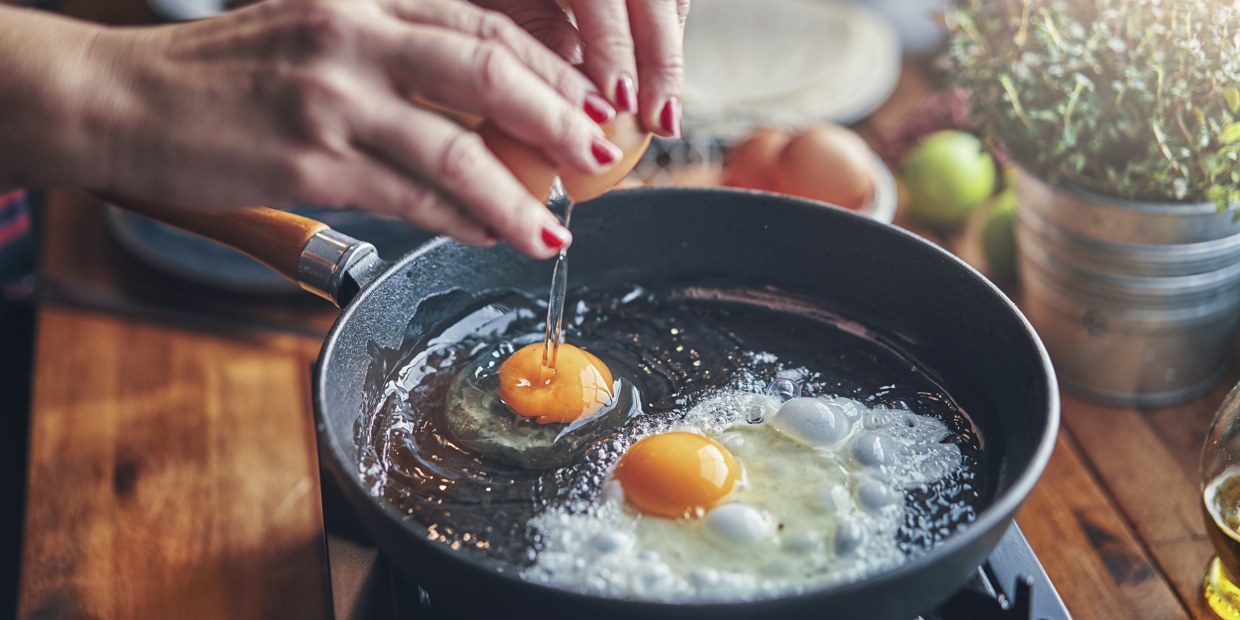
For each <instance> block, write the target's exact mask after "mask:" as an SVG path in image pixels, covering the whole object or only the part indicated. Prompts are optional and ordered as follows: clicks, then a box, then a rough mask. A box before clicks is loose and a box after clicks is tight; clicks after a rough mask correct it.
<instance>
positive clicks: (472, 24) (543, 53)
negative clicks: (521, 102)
mask: <svg viewBox="0 0 1240 620" xmlns="http://www.w3.org/2000/svg"><path fill="white" fill-rule="evenodd" d="M384 1H385V2H386V4H387V6H388V7H389V11H391V13H392V14H393V15H395V16H397V17H398V18H401V19H403V20H405V21H408V22H410V23H414V24H423V25H428V26H439V27H442V28H447V29H449V30H452V31H455V32H458V33H461V34H464V35H468V36H470V37H473V38H474V39H478V40H481V41H484V42H492V43H496V44H498V45H501V46H503V47H504V48H506V49H507V50H508V51H509V52H511V53H512V54H513V55H514V56H516V59H517V60H518V61H520V62H521V64H523V65H525V66H526V67H527V68H528V69H529V70H531V71H533V72H534V73H535V74H537V75H538V76H539V77H540V78H542V80H543V81H544V82H546V83H547V84H550V85H551V86H552V87H553V88H555V90H557V91H558V92H559V93H560V94H561V95H562V96H563V97H564V98H565V99H567V100H568V101H569V102H570V103H572V104H573V105H575V106H576V107H577V109H583V108H584V105H585V102H586V97H587V95H588V94H589V93H592V92H593V93H597V92H598V89H597V88H595V86H594V84H593V83H592V82H590V80H589V78H587V77H586V76H584V75H582V73H581V72H580V71H577V70H576V69H574V68H573V67H572V65H571V64H570V63H569V62H565V60H564V58H562V57H560V56H559V55H557V54H556V52H554V51H552V48H549V47H548V46H547V45H544V44H542V43H540V42H539V41H538V40H537V39H536V38H534V36H533V35H531V34H530V33H529V32H526V31H525V30H524V29H522V28H521V27H520V26H518V25H517V23H516V22H514V21H513V19H511V18H510V17H508V16H507V15H505V14H504V13H500V12H496V11H490V10H486V9H483V8H480V7H477V6H473V5H472V4H468V3H465V2H460V1H459V0H418V1H413V0H384ZM504 1H505V0H492V2H494V3H496V4H499V3H501V2H504ZM508 1H510V2H511V0H508ZM542 3H546V4H547V5H550V6H545V5H544V6H541V8H537V9H536V10H531V11H530V12H529V13H527V14H524V15H523V19H525V20H526V22H525V23H531V24H537V23H544V24H545V26H543V30H545V31H546V32H547V33H548V34H549V35H552V34H554V33H556V32H563V31H564V27H565V26H567V28H568V29H570V30H572V33H571V37H573V38H574V39H576V40H578V41H579V40H580V38H579V37H578V36H577V34H576V30H575V29H573V28H572V24H571V23H568V17H567V15H565V14H564V11H563V10H562V9H560V8H559V6H558V5H556V4H555V2H554V1H553V0H537V2H520V3H517V2H512V4H513V5H520V6H530V7H540V5H541V4H542ZM552 11H555V12H558V15H554V14H552ZM555 36H564V35H555ZM578 54H580V52H578ZM608 120H610V119H608Z"/></svg>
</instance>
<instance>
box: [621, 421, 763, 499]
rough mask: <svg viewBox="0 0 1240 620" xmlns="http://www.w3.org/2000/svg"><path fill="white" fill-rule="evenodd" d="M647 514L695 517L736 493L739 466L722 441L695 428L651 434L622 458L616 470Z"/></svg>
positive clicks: (629, 494) (628, 496)
mask: <svg viewBox="0 0 1240 620" xmlns="http://www.w3.org/2000/svg"><path fill="white" fill-rule="evenodd" d="M613 475H614V476H615V478H616V480H618V481H619V482H620V486H621V487H622V488H623V489H624V497H625V499H626V500H628V502H629V503H631V504H632V505H633V506H635V507H637V509H638V510H641V511H642V512H643V513H646V514H650V515H656V516H660V517H668V518H671V519H678V518H681V517H696V516H700V515H701V514H703V513H704V512H705V511H706V510H707V509H708V508H710V507H711V506H714V505H715V504H717V503H719V501H720V500H722V499H723V498H725V497H727V495H728V494H729V493H731V492H732V487H733V486H735V485H736V479H737V477H738V475H739V470H738V468H737V466H736V459H734V458H732V453H731V452H728V449H727V448H725V447H723V446H722V445H721V444H720V443H719V442H717V441H715V440H714V439H711V438H710V437H704V436H702V435H697V434H694V433H679V432H678V433H663V434H661V435H651V436H649V437H646V438H644V439H642V440H641V441H638V442H637V443H635V444H633V446H632V447H630V448H629V449H628V451H626V452H625V453H624V456H622V457H620V462H619V463H617V464H616V471H615V473H614V474H613Z"/></svg>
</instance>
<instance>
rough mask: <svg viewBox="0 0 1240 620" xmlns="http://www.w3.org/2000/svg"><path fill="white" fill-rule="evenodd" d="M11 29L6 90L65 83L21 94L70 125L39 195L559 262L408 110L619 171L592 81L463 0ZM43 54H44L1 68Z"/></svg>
mask: <svg viewBox="0 0 1240 620" xmlns="http://www.w3.org/2000/svg"><path fill="white" fill-rule="evenodd" d="M0 10H2V11H5V14H4V15H0V74H6V71H7V70H8V69H11V68H12V67H10V66H9V64H14V65H15V66H16V69H15V70H21V62H20V61H21V60H22V58H23V56H29V55H32V54H33V55H34V57H35V58H36V59H37V58H39V57H41V56H42V55H46V57H50V58H57V59H60V60H61V61H60V62H56V63H52V64H51V66H50V67H49V66H43V67H39V66H35V70H39V69H40V68H41V69H42V70H43V71H44V72H46V71H52V74H51V75H52V76H53V77H51V78H44V83H40V82H39V81H38V78H37V77H31V76H25V77H24V78H23V79H22V80H18V81H17V82H16V83H17V84H19V85H20V84H25V83H30V81H31V80H34V81H33V82H32V83H33V84H34V86H33V87H32V88H34V89H35V90H38V89H39V88H40V87H44V86H47V83H46V82H48V81H51V82H55V84H54V86H55V88H52V89H51V91H50V92H51V94H52V95H54V98H56V99H58V100H57V101H55V104H56V105H55V109H56V110H57V111H58V114H57V116H59V117H60V118H57V119H55V122H54V126H49V127H44V128H43V129H45V130H46V131H47V132H55V134H56V135H55V136H53V138H54V139H51V140H48V141H47V144H46V145H45V146H44V147H42V148H45V149H46V148H51V149H59V150H58V151H57V152H56V153H55V157H53V158H52V159H56V160H58V161H59V162H60V164H61V165H60V166H59V167H47V166H44V167H41V168H39V169H27V170H21V169H18V170H17V171H16V172H15V173H12V174H10V175H9V176H12V177H14V179H15V180H21V181H24V182H27V183H35V184H45V185H53V184H54V185H70V186H77V187H86V188H90V189H97V190H106V191H111V192H115V193H119V194H122V195H128V196H131V197H134V198H139V199H144V200H149V201H155V202H164V203H169V204H175V205H180V206H186V207H230V206H241V205H248V204H269V205H274V206H284V205H289V204H292V203H294V202H309V203H315V204H323V205H331V206H340V207H344V206H358V207H363V208H366V209H369V210H371V211H375V212H378V213H384V214H389V215H395V216H399V217H402V218H405V219H407V220H409V221H411V222H413V223H415V224H417V225H419V226H422V227H424V228H426V229H428V230H431V231H435V232H441V233H446V234H449V235H452V236H454V237H456V238H458V239H461V240H463V241H466V242H470V243H479V244H484V243H491V242H494V241H495V240H496V239H497V238H498V239H503V240H506V241H508V242H509V243H511V244H512V245H513V246H515V247H516V248H517V249H519V250H521V251H522V252H525V253H526V254H529V255H531V256H535V257H550V256H552V255H554V254H555V253H556V252H557V251H558V250H559V248H560V247H562V246H564V245H566V244H567V243H569V242H570V239H571V238H570V236H569V234H568V231H567V230H566V229H564V228H563V227H562V226H561V225H560V224H559V222H558V221H557V220H556V218H555V217H554V216H553V215H552V214H551V213H550V212H548V211H547V209H546V208H545V207H544V206H543V205H542V204H540V203H539V202H538V201H537V200H536V199H535V198H534V197H532V196H531V195H530V194H529V193H528V192H527V191H526V190H525V189H524V188H523V187H522V186H521V185H520V184H519V183H518V182H517V181H516V180H515V179H514V178H513V176H512V174H510V173H509V171H508V170H507V169H506V168H505V167H504V166H503V165H502V164H501V163H500V162H499V161H498V160H497V159H496V158H495V156H494V155H493V154H492V153H491V152H490V151H489V150H488V149H487V148H486V147H485V146H484V144H483V143H482V141H481V140H480V139H479V137H478V136H477V134H475V133H473V132H471V131H468V130H466V129H464V128H462V127H461V126H459V125H457V124H456V123H454V122H452V121H450V120H447V119H445V118H444V117H442V116H440V115H439V114H436V113H434V112H430V111H426V110H424V109H421V108H418V107H415V106H413V105H411V104H410V103H409V102H410V99H411V98H412V97H415V96H416V97H422V98H425V99H428V100H431V101H434V102H437V103H440V104H443V105H446V106H449V107H452V108H456V109H459V110H462V111H464V112H469V113H473V114H477V115H480V116H485V117H488V118H490V119H491V120H492V121H493V122H494V123H495V124H496V125H498V126H499V127H500V128H501V129H502V130H504V131H505V132H507V133H508V134H510V135H512V136H514V137H516V138H518V139H519V140H521V141H524V142H526V143H528V144H531V145H534V146H536V147H538V148H539V149H541V150H542V151H543V152H544V153H545V154H546V155H547V156H548V157H549V158H550V159H551V160H553V161H554V162H556V163H557V164H559V165H560V166H565V167H571V168H574V169H576V170H580V171H582V172H587V173H592V172H597V171H600V170H602V169H604V168H606V167H607V165H608V164H610V163H611V162H612V161H614V160H616V159H618V157H619V153H618V150H617V149H616V148H615V147H614V145H611V144H610V143H608V142H607V141H606V140H605V139H604V138H603V137H602V132H601V130H600V129H599V126H598V124H599V123H600V122H605V121H607V120H610V118H611V117H612V116H613V115H614V110H613V108H612V107H611V106H610V105H608V104H607V103H606V101H604V100H603V98H602V97H601V96H600V95H599V93H597V91H596V89H595V87H594V86H593V84H592V83H591V82H590V80H589V79H588V78H586V77H585V76H583V75H582V74H581V73H580V72H578V71H577V70H575V69H573V68H572V67H571V66H570V65H569V63H567V62H565V61H564V60H563V59H561V58H560V57H558V56H557V55H555V54H554V53H552V52H551V51H550V50H548V49H547V48H546V47H545V46H543V45H541V44H540V43H539V42H538V41H536V40H535V39H534V38H533V37H532V36H530V35H529V34H528V33H526V32H525V31H524V30H522V29H521V28H519V27H517V26H516V25H515V24H514V23H513V22H512V21H511V20H510V19H508V18H507V17H504V16H502V15H500V14H498V13H494V12H491V11H486V10H483V9H480V8H478V7H474V6H471V5H468V4H464V3H459V2H456V1H454V0H272V1H270V2H266V3H262V4H259V5H256V6H253V7H251V8H247V9H243V10H239V11H236V12H233V13H229V14H226V15H224V16H222V17H219V18H215V19H210V20H205V21H201V22H194V23H188V24H180V25H175V26H165V27H159V28H147V29H102V28H97V27H91V26H85V25H76V24H75V25H74V27H73V28H59V27H57V26H63V25H64V24H72V23H73V22H68V21H67V20H61V19H58V18H51V17H42V16H40V17H33V16H31V15H30V12H24V11H20V10H17V9H0ZM10 12H19V13H25V15H22V16H21V18H22V19H13V20H10V19H9V15H8V13H10ZM41 20H45V21H54V22H56V23H55V24H53V25H52V26H53V27H52V28H46V27H45V26H46V24H44V23H42V22H41ZM23 23H24V26H23ZM15 25H16V26H22V27H24V28H26V33H25V34H23V33H15V32H14V30H15V28H14V26H15ZM31 28H34V29H35V30H36V31H37V30H38V29H39V28H44V30H46V32H44V33H42V34H46V35H47V36H46V37H44V36H40V33H39V32H34V33H33V34H31V31H30V29H31ZM62 32H73V36H74V37H75V38H74V39H73V40H66V39H65V37H64V36H63V35H62V34H61V33H62ZM35 40H37V41H44V40H47V41H49V42H50V43H45V44H44V45H45V47H44V48H42V49H35V50H31V49H28V48H27V49H21V50H19V52H18V53H16V62H15V61H14V60H12V58H13V57H10V58H11V59H10V61H9V62H8V63H6V62H5V61H3V60H2V58H3V56H4V55H5V54H4V53H5V52H6V51H11V50H12V44H13V42H14V41H16V42H17V43H18V44H26V45H28V44H29V43H30V41H35ZM6 42H7V43H8V44H9V47H7V48H6ZM45 64H46V63H45ZM36 65H37V63H36ZM57 72H60V73H57ZM11 84H12V82H11ZM5 88H6V87H5V86H4V85H2V84H0V91H3V90H4V89H5ZM45 90H46V89H45ZM19 99H20V97H19ZM5 103H6V98H5V96H4V93H3V92H0V111H4V110H5V106H4V105H3V104H5ZM8 103H12V102H11V101H8ZM13 105H17V106H20V105H21V102H20V100H19V101H18V102H17V103H16V104H13ZM19 111H20V110H19ZM20 117H21V115H18V118H17V122H20V120H21V119H20ZM5 122H6V121H4V120H3V119H0V137H4V136H5V135H6V127H4V126H3V124H4V123H5ZM8 122H10V123H12V122H14V121H13V119H10V121H8ZM45 122H46V119H45ZM7 129H12V128H11V127H10V128H7ZM8 133H16V134H21V133H22V130H20V129H16V130H12V131H9V132H8ZM26 133H31V132H26ZM33 134H34V137H35V138H37V137H38V135H39V132H38V131H34V132H33ZM28 141H29V140H28ZM31 148H36V149H37V148H40V147H39V146H38V145H32V147H31ZM36 159H37V158H36ZM11 165H13V166H16V167H18V168H20V166H21V165H20V163H18V164H11ZM3 166H4V162H3V161H2V160H0V180H3V176H4V174H3V173H4V172H5V171H4V170H3ZM10 172H12V171H10Z"/></svg>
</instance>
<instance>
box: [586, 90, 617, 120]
mask: <svg viewBox="0 0 1240 620" xmlns="http://www.w3.org/2000/svg"><path fill="white" fill-rule="evenodd" d="M583 107H584V108H585V111H586V116H589V117H590V120H592V121H594V122H595V123H598V124H599V125H606V124H607V123H610V122H611V119H613V118H616V109H615V108H613V107H611V104H610V103H607V100H606V99H604V98H603V96H602V95H600V94H598V93H586V102H585V105H584V106H583Z"/></svg>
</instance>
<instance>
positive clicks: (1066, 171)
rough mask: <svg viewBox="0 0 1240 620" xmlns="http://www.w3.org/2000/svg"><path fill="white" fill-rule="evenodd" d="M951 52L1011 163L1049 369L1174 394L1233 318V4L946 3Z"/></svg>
mask: <svg viewBox="0 0 1240 620" xmlns="http://www.w3.org/2000/svg"><path fill="white" fill-rule="evenodd" d="M947 21H948V26H949V29H950V30H951V32H952V40H951V45H950V52H949V55H950V58H951V60H952V61H953V65H954V72H955V75H956V76H957V78H958V81H959V83H960V84H961V85H962V86H964V87H965V88H966V89H967V90H968V91H969V93H970V103H971V109H972V116H973V119H974V122H975V123H977V125H978V126H979V129H980V130H981V131H982V133H983V134H984V135H986V136H987V137H988V138H989V139H990V140H991V141H992V143H994V145H995V146H996V147H997V148H1000V149H1002V150H1003V151H1006V153H1007V154H1008V155H1009V156H1010V157H1011V158H1012V160H1013V161H1014V162H1016V164H1017V165H1018V167H1019V173H1018V174H1017V175H1016V176H1017V181H1016V190H1017V224H1016V227H1017V242H1018V246H1019V260H1018V264H1019V271H1020V278H1021V282H1022V293H1023V296H1024V299H1023V302H1022V303H1023V307H1024V309H1025V311H1026V314H1027V315H1028V317H1029V319H1030V321H1031V322H1032V323H1033V324H1034V326H1035V327H1036V328H1037V329H1038V332H1039V334H1040V335H1041V336H1042V338H1043V339H1044V341H1045V342H1046V345H1047V348H1048V350H1049V351H1050V353H1051V356H1052V358H1053V359H1054V361H1055V364H1056V367H1057V370H1058V372H1059V374H1060V379H1061V382H1062V383H1063V384H1064V385H1065V386H1067V387H1070V388H1075V390H1076V391H1078V392H1081V393H1083V394H1085V395H1089V396H1093V397H1096V398H1099V399H1102V400H1105V401H1111V402H1117V403H1124V404H1141V405H1154V404H1165V403H1169V402H1174V401H1177V400H1182V399H1184V398H1187V397H1190V396H1192V395H1195V394H1197V393H1199V392H1201V391H1203V390H1205V389H1207V388H1209V387H1210V385H1212V384H1213V383H1214V382H1215V380H1217V379H1218V378H1219V377H1220V376H1221V374H1222V371H1223V367H1224V363H1225V360H1226V358H1227V352H1228V349H1229V345H1230V343H1231V341H1232V335H1233V333H1234V331H1235V327H1236V324H1237V321H1238V320H1240V222H1238V220H1237V217H1235V215H1234V213H1235V211H1234V205H1236V204H1237V203H1240V36H1238V35H1240V9H1238V8H1237V7H1236V5H1235V4H1234V3H1231V2H1219V1H1217V0H960V2H959V4H958V7H957V9H956V10H955V11H953V12H952V13H951V14H949V15H948V18H947Z"/></svg>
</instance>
